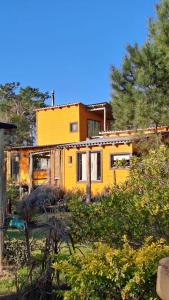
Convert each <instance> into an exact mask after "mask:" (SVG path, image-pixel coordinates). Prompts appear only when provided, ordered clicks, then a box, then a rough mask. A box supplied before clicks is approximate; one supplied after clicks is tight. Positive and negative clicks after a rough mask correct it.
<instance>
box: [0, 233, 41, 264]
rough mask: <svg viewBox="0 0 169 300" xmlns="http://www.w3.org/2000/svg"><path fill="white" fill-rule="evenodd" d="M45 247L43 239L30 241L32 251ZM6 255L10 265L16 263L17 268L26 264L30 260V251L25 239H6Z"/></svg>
mask: <svg viewBox="0 0 169 300" xmlns="http://www.w3.org/2000/svg"><path fill="white" fill-rule="evenodd" d="M43 247H44V241H43V240H41V241H40V240H32V242H31V243H30V249H31V252H32V253H33V251H35V250H37V249H38V250H39V251H40V250H42V249H43ZM4 257H5V259H6V261H7V263H8V264H9V265H14V266H15V267H16V268H18V267H20V266H23V265H25V263H26V262H27V260H28V253H27V248H26V243H25V240H20V239H16V238H12V239H8V240H5V243H4Z"/></svg>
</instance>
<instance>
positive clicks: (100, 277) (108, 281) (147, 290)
mask: <svg viewBox="0 0 169 300" xmlns="http://www.w3.org/2000/svg"><path fill="white" fill-rule="evenodd" d="M168 255H169V246H166V245H164V241H163V240H160V241H159V242H152V239H151V238H149V239H147V240H146V242H145V244H144V246H142V247H141V248H139V249H138V250H135V249H133V248H132V247H131V246H129V244H128V242H127V241H125V242H124V245H123V247H122V248H121V249H120V248H119V249H112V248H110V247H109V246H108V245H106V244H103V243H96V244H95V245H94V247H93V250H92V251H91V252H90V253H88V255H87V256H84V255H82V254H81V253H75V254H74V255H72V256H69V257H68V256H63V255H62V256H58V257H56V262H55V263H54V265H53V267H54V269H55V270H57V271H61V272H63V276H64V278H65V282H66V283H67V284H68V286H69V287H70V290H67V291H65V292H64V293H63V295H64V299H65V300H86V299H92V300H99V299H102V300H103V299H104V300H110V299H113V300H115V299H117V300H118V299H119V300H120V299H123V300H129V299H131V300H132V299H137V300H143V299H158V298H157V295H156V292H155V284H156V271H157V266H158V261H159V259H161V258H162V257H165V256H168Z"/></svg>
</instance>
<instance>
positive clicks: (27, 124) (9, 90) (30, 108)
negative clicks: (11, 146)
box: [0, 82, 49, 145]
mask: <svg viewBox="0 0 169 300" xmlns="http://www.w3.org/2000/svg"><path fill="white" fill-rule="evenodd" d="M48 97H49V95H48V93H43V92H40V91H39V89H35V88H32V87H30V86H28V87H25V88H20V84H19V83H18V82H13V83H6V84H5V85H0V119H1V121H7V122H11V123H14V124H16V125H17V130H16V132H15V144H17V145H18V144H19V145H22V144H32V143H33V141H34V138H35V136H34V131H35V109H36V108H39V107H44V106H45V100H46V99H47V98H48Z"/></svg>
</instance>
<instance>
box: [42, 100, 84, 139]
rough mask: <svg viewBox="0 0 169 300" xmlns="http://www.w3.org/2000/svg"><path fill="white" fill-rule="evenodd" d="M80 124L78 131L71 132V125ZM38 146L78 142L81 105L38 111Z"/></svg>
mask: <svg viewBox="0 0 169 300" xmlns="http://www.w3.org/2000/svg"><path fill="white" fill-rule="evenodd" d="M73 122H78V131H77V132H70V123H73ZM36 131H37V132H36V137H37V141H36V142H37V145H51V144H61V143H71V142H78V141H79V140H80V133H79V132H80V131H79V104H76V105H68V106H63V107H54V108H50V109H42V110H37V111H36Z"/></svg>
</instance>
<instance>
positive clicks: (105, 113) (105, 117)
mask: <svg viewBox="0 0 169 300" xmlns="http://www.w3.org/2000/svg"><path fill="white" fill-rule="evenodd" d="M106 115H107V112H106V107H104V131H106V119H107V116H106Z"/></svg>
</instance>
